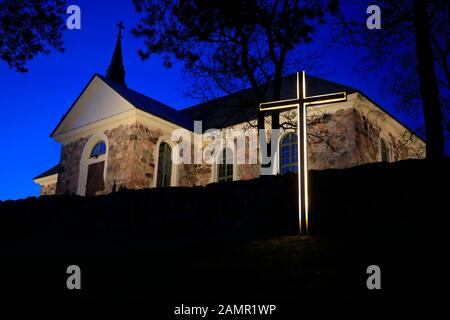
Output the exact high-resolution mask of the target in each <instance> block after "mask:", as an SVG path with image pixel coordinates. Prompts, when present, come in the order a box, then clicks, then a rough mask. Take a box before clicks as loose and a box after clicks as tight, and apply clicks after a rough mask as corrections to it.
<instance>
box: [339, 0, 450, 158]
mask: <svg viewBox="0 0 450 320" xmlns="http://www.w3.org/2000/svg"><path fill="white" fill-rule="evenodd" d="M352 5H356V6H358V10H353V12H358V13H359V14H358V16H355V17H352V16H345V15H344V14H342V16H341V19H340V20H341V28H340V32H339V34H340V36H341V38H343V39H344V41H343V43H344V44H345V45H349V46H353V47H356V48H362V49H363V51H364V52H365V55H364V62H363V63H362V65H363V68H364V69H365V70H370V72H378V73H379V74H380V75H382V76H383V78H384V89H385V90H386V91H387V92H389V93H393V94H395V95H398V96H399V97H400V99H399V105H401V106H402V107H401V108H402V109H403V110H407V111H409V112H410V113H416V112H417V111H418V110H419V108H422V111H423V116H424V124H425V135H426V139H427V146H426V149H427V152H426V154H427V158H429V159H441V158H442V157H444V154H445V142H444V134H446V135H448V123H449V122H448V119H449V112H448V111H449V105H448V101H449V83H450V82H449V80H450V77H449V75H450V73H449V69H448V60H449V52H450V50H449V48H450V42H449V40H450V39H449V34H450V30H449V24H448V19H449V12H450V11H449V10H450V4H449V2H448V1H444V0H421V1H417V0H401V1H388V0H381V1H378V2H377V5H379V6H380V8H381V12H382V25H381V29H380V30H368V29H367V28H366V24H365V18H366V17H367V16H364V15H363V14H361V13H362V12H365V8H366V7H367V5H368V3H366V2H362V1H360V2H358V3H356V4H355V3H352ZM363 18H364V19H363ZM444 128H446V132H445V133H444Z"/></svg>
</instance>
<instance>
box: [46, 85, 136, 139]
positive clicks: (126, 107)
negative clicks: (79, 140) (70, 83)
mask: <svg viewBox="0 0 450 320" xmlns="http://www.w3.org/2000/svg"><path fill="white" fill-rule="evenodd" d="M134 109H135V108H134V107H133V106H132V105H131V104H130V103H129V102H128V101H127V100H125V99H124V98H122V97H121V96H120V95H119V94H118V93H117V92H115V91H114V90H113V89H112V88H111V87H109V86H108V85H107V84H106V83H104V82H103V81H102V80H101V79H100V78H98V77H97V76H96V77H94V79H93V80H92V81H91V83H90V84H89V86H88V87H87V88H86V90H85V91H84V92H83V93H82V95H81V96H80V97H79V99H78V100H77V101H76V102H75V105H74V106H73V108H72V110H70V112H69V114H68V115H67V116H66V118H65V119H64V120H63V122H62V123H61V125H60V126H59V128H58V129H57V130H56V132H55V133H54V136H58V135H61V134H64V133H68V132H69V131H72V130H75V129H78V128H81V127H84V126H87V125H89V124H91V123H94V122H98V121H100V120H104V119H107V118H110V117H113V116H115V115H118V114H121V113H124V112H126V111H130V110H134Z"/></svg>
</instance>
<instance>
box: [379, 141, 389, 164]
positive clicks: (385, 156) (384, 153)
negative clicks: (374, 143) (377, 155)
mask: <svg viewBox="0 0 450 320" xmlns="http://www.w3.org/2000/svg"><path fill="white" fill-rule="evenodd" d="M380 152H381V161H382V162H389V161H391V159H390V156H389V148H388V146H387V143H386V141H385V140H384V139H380Z"/></svg>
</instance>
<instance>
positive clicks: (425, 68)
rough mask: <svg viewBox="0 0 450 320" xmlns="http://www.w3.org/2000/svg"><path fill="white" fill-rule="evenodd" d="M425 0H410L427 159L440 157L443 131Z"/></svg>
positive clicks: (442, 150)
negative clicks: (411, 1)
mask: <svg viewBox="0 0 450 320" xmlns="http://www.w3.org/2000/svg"><path fill="white" fill-rule="evenodd" d="M427 4H428V1H426V0H414V2H413V15H414V29H415V34H416V52H417V66H418V72H419V82H420V95H421V97H422V105H423V115H424V120H425V134H426V143H427V145H426V157H427V159H433V160H439V159H443V158H444V154H445V147H444V132H443V124H442V120H443V118H442V109H441V105H440V101H439V87H438V84H437V78H436V71H435V68H434V59H433V51H432V50H433V49H432V47H431V36H430V23H429V17H428V11H427Z"/></svg>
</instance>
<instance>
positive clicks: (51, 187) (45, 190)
mask: <svg viewBox="0 0 450 320" xmlns="http://www.w3.org/2000/svg"><path fill="white" fill-rule="evenodd" d="M54 194H56V183H50V184H47V185H41V189H40V192H39V195H41V196H51V195H54Z"/></svg>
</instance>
